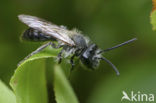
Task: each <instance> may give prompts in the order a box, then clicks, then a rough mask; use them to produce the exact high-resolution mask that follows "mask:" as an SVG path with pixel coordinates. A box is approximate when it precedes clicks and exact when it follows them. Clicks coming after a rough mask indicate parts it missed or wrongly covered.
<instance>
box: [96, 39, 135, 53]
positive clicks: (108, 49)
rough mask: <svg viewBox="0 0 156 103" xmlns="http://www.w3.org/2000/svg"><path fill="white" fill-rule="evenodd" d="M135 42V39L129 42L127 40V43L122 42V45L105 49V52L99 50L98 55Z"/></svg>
mask: <svg viewBox="0 0 156 103" xmlns="http://www.w3.org/2000/svg"><path fill="white" fill-rule="evenodd" d="M135 40H137V38H133V39H130V40H128V41H125V42H123V43H121V44H118V45H116V46H113V47H111V48H107V49H105V50H101V51H100V52H99V53H98V54H101V53H103V52H107V51H110V50H113V49H116V48H118V47H121V46H123V45H126V44H128V43H131V42H133V41H135Z"/></svg>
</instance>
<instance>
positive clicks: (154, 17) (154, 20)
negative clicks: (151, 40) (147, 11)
mask: <svg viewBox="0 0 156 103" xmlns="http://www.w3.org/2000/svg"><path fill="white" fill-rule="evenodd" d="M151 24H152V25H153V30H156V11H153V12H152V14H151Z"/></svg>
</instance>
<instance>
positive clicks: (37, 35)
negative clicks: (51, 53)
mask: <svg viewBox="0 0 156 103" xmlns="http://www.w3.org/2000/svg"><path fill="white" fill-rule="evenodd" d="M22 39H24V40H28V41H47V40H52V41H55V40H56V39H55V38H53V37H51V36H48V35H45V34H44V33H42V32H41V31H39V30H36V29H33V28H28V29H27V30H26V31H25V32H24V33H23V35H22Z"/></svg>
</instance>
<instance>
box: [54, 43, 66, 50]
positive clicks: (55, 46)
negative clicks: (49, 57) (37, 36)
mask: <svg viewBox="0 0 156 103" xmlns="http://www.w3.org/2000/svg"><path fill="white" fill-rule="evenodd" d="M51 46H52V47H53V48H55V49H58V48H61V47H62V46H63V45H55V43H51Z"/></svg>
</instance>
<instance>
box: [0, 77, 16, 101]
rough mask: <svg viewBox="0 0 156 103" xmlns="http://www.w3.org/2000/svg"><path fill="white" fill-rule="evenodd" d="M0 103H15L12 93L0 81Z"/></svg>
mask: <svg viewBox="0 0 156 103" xmlns="http://www.w3.org/2000/svg"><path fill="white" fill-rule="evenodd" d="M0 103H16V97H15V95H14V93H13V92H12V91H11V90H10V89H9V88H8V87H7V86H6V85H5V84H4V83H3V82H2V81H1V80H0Z"/></svg>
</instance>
